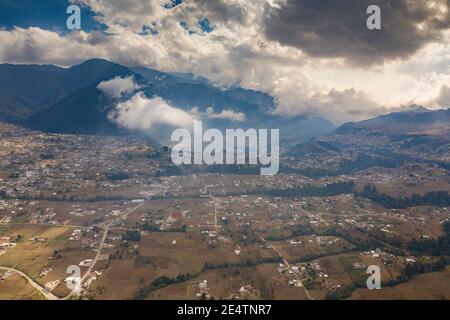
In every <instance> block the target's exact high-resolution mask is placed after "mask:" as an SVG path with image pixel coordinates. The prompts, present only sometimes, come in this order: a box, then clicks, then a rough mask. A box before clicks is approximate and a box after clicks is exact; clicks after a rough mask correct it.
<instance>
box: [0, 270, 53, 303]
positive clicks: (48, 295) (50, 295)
mask: <svg viewBox="0 0 450 320" xmlns="http://www.w3.org/2000/svg"><path fill="white" fill-rule="evenodd" d="M0 270H5V271H11V272H14V273H17V274H18V275H20V276H21V277H23V278H25V279H26V280H27V281H28V283H29V284H31V285H32V286H33V287H34V288H35V289H36V290H38V291H39V292H40V293H42V295H43V296H44V297H45V298H46V299H47V300H59V297H57V296H55V295H54V294H53V293H51V292H50V291H48V290H47V289H46V288H44V287H42V286H41V285H40V284H39V283H37V282H35V281H34V280H33V279H32V278H30V277H29V276H28V275H27V274H26V273H24V272H22V271H20V270H17V269H14V268H9V267H0Z"/></svg>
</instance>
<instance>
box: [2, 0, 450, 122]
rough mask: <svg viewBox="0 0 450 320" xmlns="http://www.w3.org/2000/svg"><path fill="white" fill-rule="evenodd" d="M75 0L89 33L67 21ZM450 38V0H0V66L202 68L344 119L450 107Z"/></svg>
mask: <svg viewBox="0 0 450 320" xmlns="http://www.w3.org/2000/svg"><path fill="white" fill-rule="evenodd" d="M70 4H77V5H79V6H80V7H81V8H82V14H81V22H82V30H79V31H76V30H75V31H70V30H67V28H66V19H67V17H68V16H69V15H68V14H66V9H67V7H68V6H69V5H70ZM373 4H375V5H378V6H379V7H380V8H381V26H382V28H381V30H369V29H368V28H367V27H366V20H367V18H368V17H369V15H368V14H367V13H366V9H367V7H368V6H369V5H373ZM449 44H450V0H429V1H423V0H252V1H247V0H183V1H182V0H33V1H30V0H22V1H16V0H0V63H20V64H22V63H38V64H55V65H60V66H71V65H74V64H77V63H81V62H83V61H84V60H87V59H90V58H104V59H108V60H110V61H113V62H117V63H120V64H124V65H127V66H136V65H140V66H145V67H150V68H153V69H157V70H161V71H170V72H192V73H193V74H195V75H198V76H204V77H207V78H209V79H210V80H211V81H213V82H214V83H215V84H217V85H218V86H221V87H229V86H233V85H240V86H242V87H245V88H249V89H256V90H261V91H265V92H268V93H270V94H271V95H273V96H274V97H275V98H276V101H277V108H276V111H275V112H276V113H278V114H282V115H286V116H293V115H303V114H307V115H313V116H321V117H325V118H327V119H329V120H331V121H333V122H335V123H343V122H346V121H358V120H362V119H367V118H371V117H374V116H376V115H379V114H384V113H387V112H390V111H395V110H404V109H407V108H408V107H409V106H410V105H413V104H417V105H423V106H426V107H428V108H432V109H438V108H448V107H450V72H449V71H450V70H449V69H450V68H449V67H450V47H449Z"/></svg>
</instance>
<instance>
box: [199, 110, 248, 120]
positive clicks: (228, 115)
mask: <svg viewBox="0 0 450 320" xmlns="http://www.w3.org/2000/svg"><path fill="white" fill-rule="evenodd" d="M206 115H207V117H208V119H219V120H229V121H233V122H244V121H245V120H246V118H245V114H243V113H242V112H235V111H233V110H229V109H227V110H222V111H221V112H219V113H215V112H214V109H213V108H211V107H209V108H208V109H207V110H206Z"/></svg>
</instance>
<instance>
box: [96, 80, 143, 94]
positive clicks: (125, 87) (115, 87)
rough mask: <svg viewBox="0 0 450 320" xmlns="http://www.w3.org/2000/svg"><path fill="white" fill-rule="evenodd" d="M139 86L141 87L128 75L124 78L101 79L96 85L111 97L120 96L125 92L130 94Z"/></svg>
mask: <svg viewBox="0 0 450 320" xmlns="http://www.w3.org/2000/svg"><path fill="white" fill-rule="evenodd" d="M140 88H142V86H140V85H139V84H137V83H135V82H134V77H133V76H128V77H125V78H122V77H115V78H113V79H111V80H107V81H102V82H100V83H99V84H98V86H97V89H99V90H100V91H102V92H103V93H104V94H106V95H107V96H110V97H113V98H121V97H123V96H124V95H126V94H131V93H133V92H135V91H137V90H139V89H140Z"/></svg>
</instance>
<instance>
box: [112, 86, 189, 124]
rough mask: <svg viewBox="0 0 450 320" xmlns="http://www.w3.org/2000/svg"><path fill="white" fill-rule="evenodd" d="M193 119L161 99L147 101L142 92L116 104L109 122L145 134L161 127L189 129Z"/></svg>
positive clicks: (155, 98)
mask: <svg viewBox="0 0 450 320" xmlns="http://www.w3.org/2000/svg"><path fill="white" fill-rule="evenodd" d="M195 119H196V117H195V116H193V115H191V114H190V113H188V112H186V111H184V110H181V109H178V108H175V107H172V106H171V105H170V104H168V103H167V102H166V101H164V100H163V99H162V98H160V97H154V98H151V99H149V98H147V97H146V96H145V95H144V94H143V93H142V92H138V93H136V94H135V95H134V96H133V97H132V98H131V99H129V100H127V101H124V102H120V103H118V104H117V106H116V110H115V112H113V113H111V114H110V120H112V121H114V122H116V123H117V124H119V125H120V126H122V127H124V128H127V129H131V130H140V131H146V132H152V131H153V130H155V129H156V128H158V127H161V126H169V127H174V128H191V127H192V125H193V123H194V120H195Z"/></svg>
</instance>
